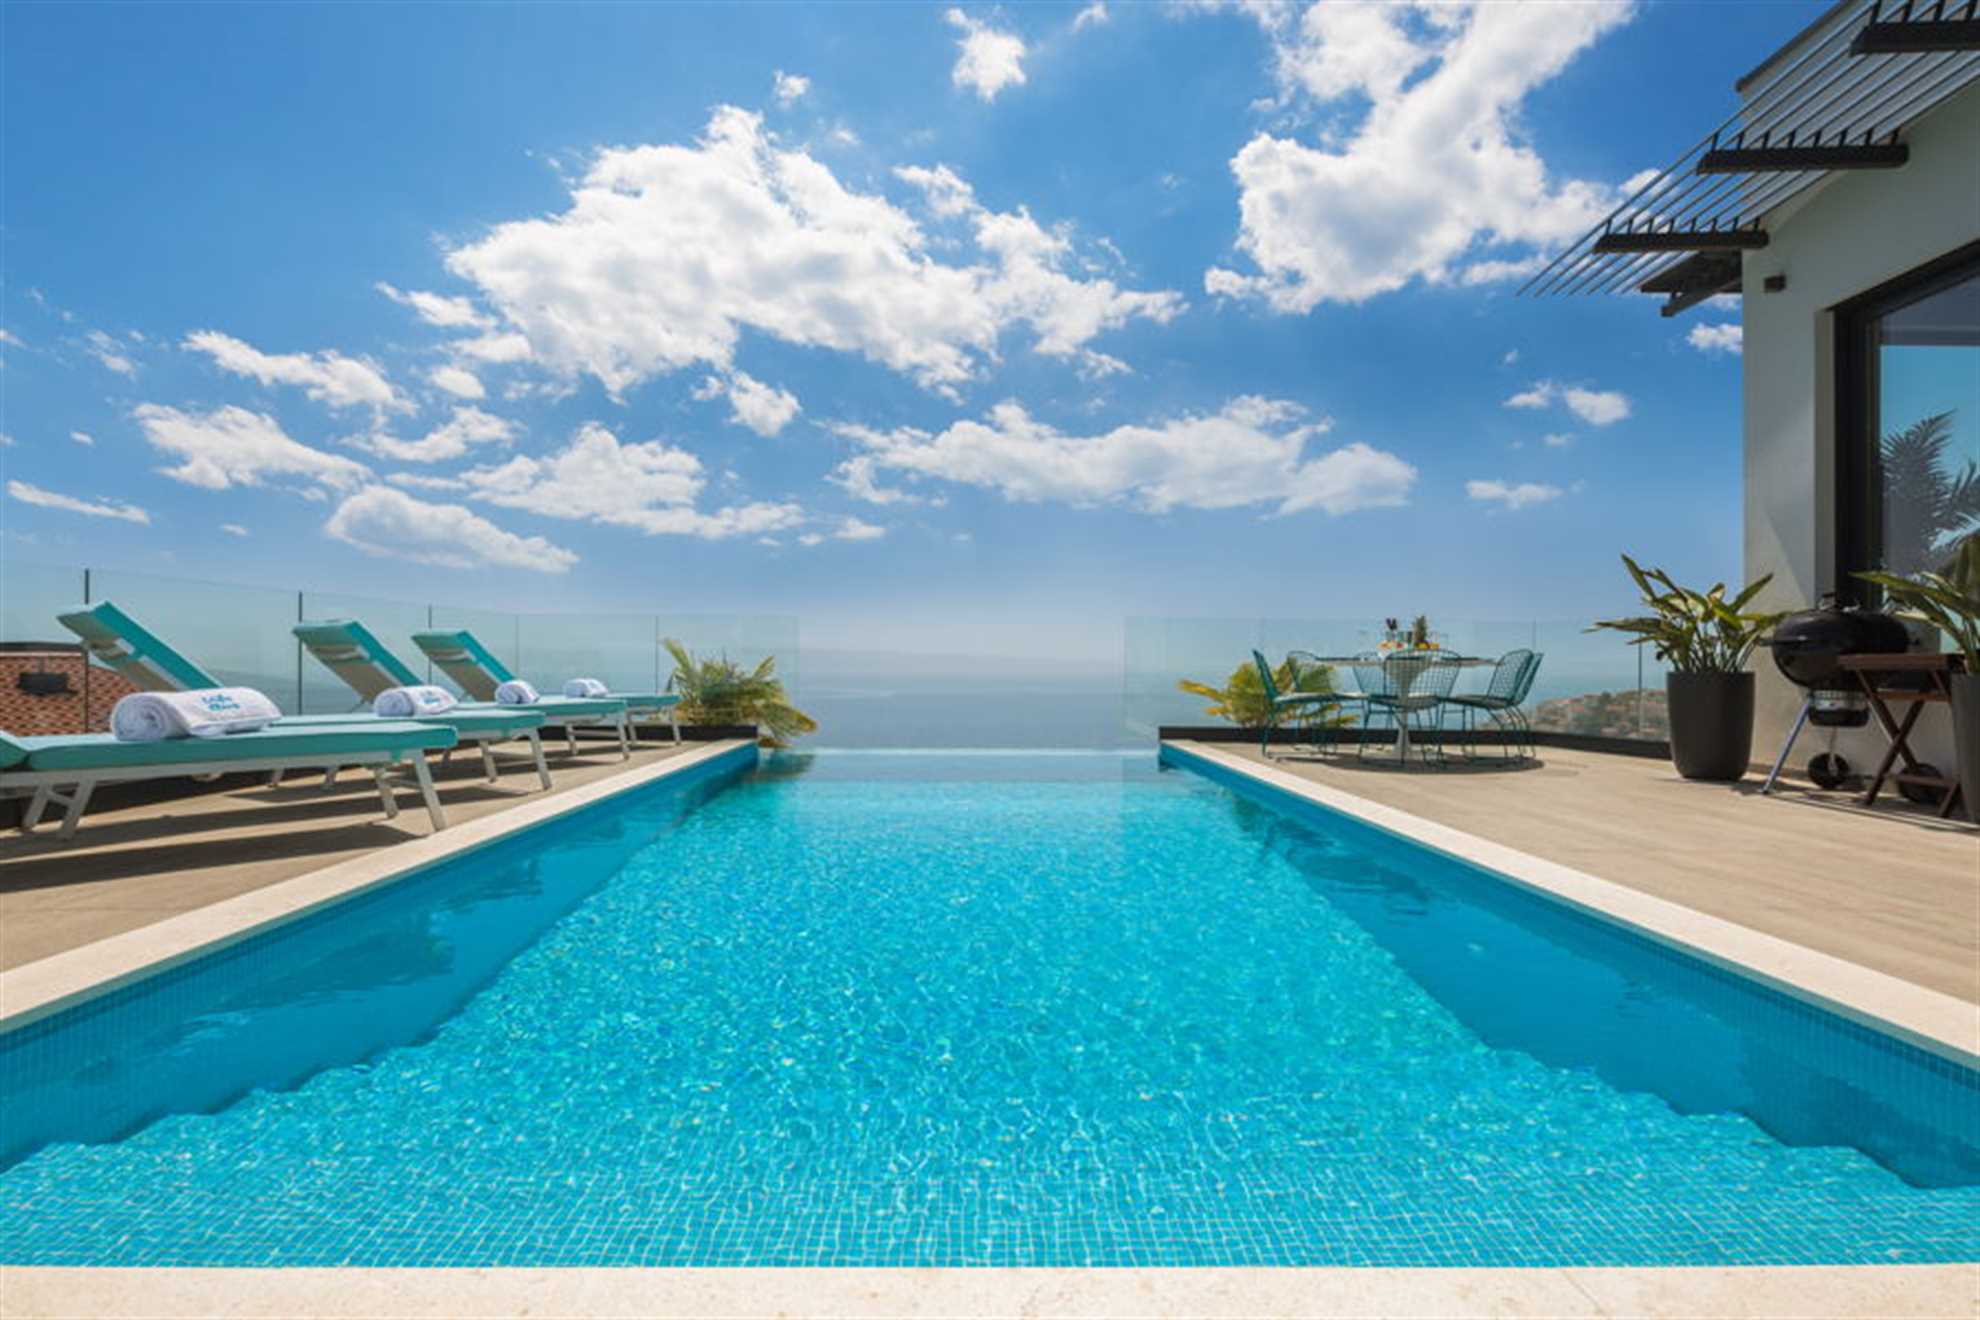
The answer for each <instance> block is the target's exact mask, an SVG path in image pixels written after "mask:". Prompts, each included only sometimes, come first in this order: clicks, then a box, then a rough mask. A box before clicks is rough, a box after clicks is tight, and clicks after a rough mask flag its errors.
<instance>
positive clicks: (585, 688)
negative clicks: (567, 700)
mask: <svg viewBox="0 0 1980 1320" xmlns="http://www.w3.org/2000/svg"><path fill="white" fill-rule="evenodd" d="M611 691H612V689H611V688H608V687H606V686H605V685H604V684H603V683H601V682H599V681H598V680H597V679H595V678H574V679H572V680H571V681H570V682H568V683H566V684H564V695H565V696H567V697H603V696H607V695H609V694H610V693H611Z"/></svg>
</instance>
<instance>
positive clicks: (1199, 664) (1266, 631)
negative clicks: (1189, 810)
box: [1122, 618, 1668, 739]
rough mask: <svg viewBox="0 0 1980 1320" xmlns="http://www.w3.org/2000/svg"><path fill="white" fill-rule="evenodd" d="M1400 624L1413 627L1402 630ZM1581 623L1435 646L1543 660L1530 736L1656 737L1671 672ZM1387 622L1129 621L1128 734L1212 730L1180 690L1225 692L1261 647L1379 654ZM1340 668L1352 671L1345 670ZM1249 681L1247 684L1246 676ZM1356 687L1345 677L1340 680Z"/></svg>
mask: <svg viewBox="0 0 1980 1320" xmlns="http://www.w3.org/2000/svg"><path fill="white" fill-rule="evenodd" d="M1401 622H1403V623H1404V624H1405V625H1406V624H1407V622H1408V621H1406V620H1404V621H1401ZM1587 626H1588V625H1587V624H1586V623H1585V622H1584V621H1581V620H1545V619H1543V620H1490V619H1463V620H1452V621H1445V620H1432V621H1431V635H1432V640H1433V641H1436V642H1438V643H1440V644H1441V645H1442V646H1444V647H1445V648H1447V649H1449V650H1453V651H1456V652H1459V653H1460V654H1463V655H1466V656H1474V657H1481V658H1493V659H1496V658H1497V657H1499V656H1502V655H1504V654H1505V653H1506V652H1508V651H1513V650H1520V649H1527V650H1534V651H1538V652H1540V653H1541V654H1542V660H1541V665H1540V670H1539V673H1538V674H1537V675H1536V676H1535V679H1534V683H1533V689H1532V692H1531V693H1530V694H1529V695H1528V697H1527V701H1526V709H1527V711H1528V713H1529V715H1530V717H1531V718H1532V720H1533V723H1534V725H1535V727H1537V728H1543V729H1549V730H1555V731H1560V732H1573V733H1587V734H1601V735H1604V736H1608V737H1615V738H1650V739H1661V738H1663V737H1665V736H1666V731H1667V727H1668V726H1667V724H1666V722H1665V720H1664V715H1663V704H1664V690H1663V688H1664V674H1663V669H1662V668H1661V667H1660V666H1658V665H1656V664H1655V663H1654V662H1653V657H1652V656H1651V654H1650V653H1649V652H1648V651H1645V650H1643V649H1642V648H1638V647H1633V646H1631V645H1629V643H1628V641H1627V639H1625V638H1624V637H1622V636H1621V635H1619V634H1616V633H1590V632H1588V631H1587ZM1384 631H1385V628H1384V625H1383V623H1382V622H1381V621H1379V620H1375V621H1369V620H1341V619H1169V618H1132V619H1129V620H1127V621H1126V624H1125V627H1124V653H1123V664H1122V669H1123V673H1122V685H1123V692H1124V694H1125V714H1126V723H1127V728H1128V731H1129V733H1130V734H1131V735H1135V736H1138V737H1144V738H1153V737H1154V736H1155V734H1156V730H1157V729H1158V728H1160V727H1161V726H1163V725H1184V726H1189V725H1195V726H1203V725H1215V724H1219V723H1224V722H1226V721H1224V720H1222V719H1220V718H1219V717H1218V716H1215V715H1212V714H1210V713H1208V709H1207V708H1208V707H1209V706H1211V705H1212V704H1213V702H1212V700H1211V699H1210V698H1205V697H1202V696H1198V695H1192V694H1190V693H1187V692H1183V691H1182V690H1180V688H1179V687H1178V683H1179V682H1180V681H1181V680H1184V679H1191V680H1195V681H1196V682H1199V683H1203V684H1205V685H1207V686H1209V687H1212V688H1217V689H1222V688H1224V687H1225V686H1226V685H1227V684H1229V683H1230V682H1231V681H1232V679H1233V675H1234V671H1237V670H1240V669H1242V668H1248V667H1249V666H1250V665H1251V653H1252V651H1253V650H1254V649H1256V650H1259V651H1263V652H1264V653H1265V656H1266V658H1267V659H1268V660H1270V661H1271V662H1273V663H1274V664H1277V663H1278V662H1279V661H1281V660H1282V659H1284V657H1285V656H1286V654H1287V653H1288V652H1290V651H1305V652H1309V653H1311V654H1314V655H1317V656H1322V657H1339V658H1341V659H1343V660H1345V659H1347V658H1350V657H1354V656H1357V655H1362V654H1365V653H1368V652H1372V651H1373V650H1374V649H1375V648H1376V647H1377V646H1378V645H1379V644H1380V642H1381V640H1382V636H1383V633H1384ZM1338 667H1339V668H1340V669H1343V670H1345V669H1346V668H1347V666H1346V665H1345V664H1341V665H1339V666H1338ZM1247 677H1248V676H1247ZM1491 678H1492V667H1491V666H1489V665H1479V666H1476V667H1473V668H1468V669H1466V670H1465V671H1464V672H1463V673H1462V674H1461V675H1460V676H1459V678H1458V682H1457V687H1456V690H1457V691H1458V692H1461V693H1462V692H1476V691H1480V690H1483V689H1484V688H1485V686H1486V685H1487V684H1488V683H1489V682H1490V681H1491ZM1336 681H1337V683H1338V684H1339V685H1340V686H1342V687H1348V686H1351V685H1352V684H1353V676H1352V674H1350V673H1341V674H1339V675H1338V677H1337V679H1336Z"/></svg>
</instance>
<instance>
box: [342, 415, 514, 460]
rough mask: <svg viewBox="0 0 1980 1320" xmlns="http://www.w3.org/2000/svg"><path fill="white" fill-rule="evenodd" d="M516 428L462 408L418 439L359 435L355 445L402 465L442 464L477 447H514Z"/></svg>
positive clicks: (506, 422) (498, 419)
mask: <svg viewBox="0 0 1980 1320" xmlns="http://www.w3.org/2000/svg"><path fill="white" fill-rule="evenodd" d="M515 438H516V428H515V426H514V424H513V423H511V422H509V421H508V420H507V419H506V418H502V417H496V416H494V415H493V414H490V413H485V412H483V411H482V410H481V409H479V408H474V407H459V408H455V409H454V415H453V416H452V417H450V418H448V419H447V420H446V421H445V422H443V423H441V424H440V425H439V426H436V427H434V428H433V429H432V430H431V431H428V432H427V433H426V435H425V436H424V437H422V438H421V439H418V440H400V439H397V438H395V437H393V436H391V435H388V434H386V433H385V432H382V431H378V432H373V433H372V434H370V435H365V436H358V437H356V438H355V439H354V440H353V442H352V443H354V444H356V445H358V446H359V447H361V448H364V449H368V450H370V451H371V452H372V453H374V454H377V455H379V456H380V457H383V458H392V459H397V460H398V461H399V462H401V463H441V462H445V461H446V460H447V459H450V458H459V457H460V456H461V455H462V454H465V453H467V452H468V450H470V449H472V448H473V447H474V446H476V445H506V444H512V443H513V442H514V441H515Z"/></svg>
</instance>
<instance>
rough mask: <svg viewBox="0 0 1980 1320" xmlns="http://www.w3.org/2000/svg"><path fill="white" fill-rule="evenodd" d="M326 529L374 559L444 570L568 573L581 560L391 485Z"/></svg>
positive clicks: (358, 501)
mask: <svg viewBox="0 0 1980 1320" xmlns="http://www.w3.org/2000/svg"><path fill="white" fill-rule="evenodd" d="M323 530H324V531H325V532H326V533H327V534H329V535H330V536H331V537H333V538H335V539H336V540H339V541H342V542H344V543H345V544H346V545H352V546H356V547H357V548H358V549H360V550H362V551H364V552H365V553H366V554H368V555H379V556H382V557H385V558H390V559H406V560H410V561H412V562H413V563H416V564H432V565H435V566H437V567H440V568H483V567H494V568H521V569H530V570H534V571H535V572H538V573H565V572H569V571H570V568H571V565H573V564H575V563H577V561H578V557H577V556H576V555H575V554H573V553H572V552H571V551H569V550H566V549H564V548H563V547H562V546H559V545H553V544H552V543H551V542H549V541H546V540H545V539H543V538H542V537H540V536H517V535H516V534H515V533H514V532H508V531H504V530H503V529H502V528H500V527H497V526H496V525H495V524H494V523H492V522H489V521H488V520H487V519H486V518H483V517H482V516H481V515H480V514H478V513H475V512H474V511H473V510H471V509H468V508H465V507H463V506H462V505H459V504H429V503H428V502H426V501H425V500H417V499H414V498H413V497H412V496H410V495H408V494H406V493H405V492H404V491H400V490H393V489H392V488H391V487H389V486H367V487H365V488H364V489H363V490H361V491H359V492H357V494H355V495H352V496H351V497H350V498H348V499H346V500H345V501H344V502H343V503H342V504H339V505H338V506H337V509H336V512H334V513H332V514H331V515H330V520H329V521H328V522H326V523H324V524H323Z"/></svg>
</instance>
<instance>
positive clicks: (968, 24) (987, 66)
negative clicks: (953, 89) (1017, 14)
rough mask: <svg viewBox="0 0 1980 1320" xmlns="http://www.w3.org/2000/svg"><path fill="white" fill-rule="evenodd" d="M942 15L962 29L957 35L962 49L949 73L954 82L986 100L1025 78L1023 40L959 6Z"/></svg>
mask: <svg viewBox="0 0 1980 1320" xmlns="http://www.w3.org/2000/svg"><path fill="white" fill-rule="evenodd" d="M943 18H945V19H946V20H947V21H948V24H949V26H950V27H953V28H955V29H957V30H958V31H960V32H961V33H962V36H960V37H958V38H957V39H956V48H957V50H958V51H960V52H961V53H960V54H959V55H958V56H957V57H956V67H955V68H954V69H953V70H951V71H950V74H949V80H950V81H951V82H953V83H955V85H956V86H958V87H967V88H969V89H970V90H971V91H973V92H975V93H976V94H977V95H978V96H980V97H982V98H983V99H984V100H986V101H989V100H994V99H995V98H996V95H997V93H998V92H1001V91H1003V90H1004V89H1005V88H1006V87H1015V86H1019V85H1021V84H1022V83H1023V82H1024V42H1023V41H1022V40H1021V39H1020V38H1019V37H1017V36H1016V35H1015V34H1013V33H1009V32H999V31H997V30H996V29H995V28H992V27H990V26H988V25H987V24H985V23H983V22H982V21H981V20H979V19H974V18H971V17H970V16H969V15H968V14H965V13H964V12H963V11H962V10H960V9H951V10H950V11H949V12H948V13H946V14H944V15H943Z"/></svg>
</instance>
